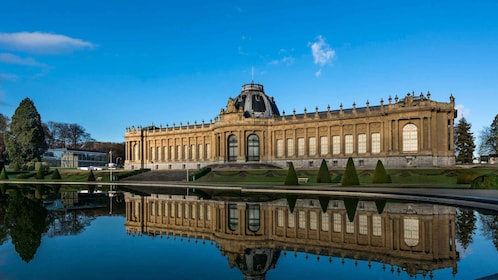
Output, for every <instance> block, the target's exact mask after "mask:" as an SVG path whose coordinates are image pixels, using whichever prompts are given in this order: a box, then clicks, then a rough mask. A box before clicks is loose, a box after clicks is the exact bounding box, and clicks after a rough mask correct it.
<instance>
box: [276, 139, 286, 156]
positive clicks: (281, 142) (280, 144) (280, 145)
mask: <svg viewBox="0 0 498 280" xmlns="http://www.w3.org/2000/svg"><path fill="white" fill-rule="evenodd" d="M283 156H284V140H282V139H278V140H277V157H283Z"/></svg>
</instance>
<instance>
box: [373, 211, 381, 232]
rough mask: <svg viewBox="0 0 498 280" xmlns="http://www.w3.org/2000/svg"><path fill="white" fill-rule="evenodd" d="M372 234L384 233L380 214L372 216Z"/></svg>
mask: <svg viewBox="0 0 498 280" xmlns="http://www.w3.org/2000/svg"><path fill="white" fill-rule="evenodd" d="M372 234H373V235H374V236H381V235H382V218H381V217H380V215H373V216H372Z"/></svg>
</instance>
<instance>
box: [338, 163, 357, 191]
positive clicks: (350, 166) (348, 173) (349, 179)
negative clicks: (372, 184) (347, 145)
mask: <svg viewBox="0 0 498 280" xmlns="http://www.w3.org/2000/svg"><path fill="white" fill-rule="evenodd" d="M359 184H360V179H358V173H356V168H355V167H354V162H353V158H348V163H347V164H346V170H345V171H344V176H342V182H341V185H342V186H355V185H359Z"/></svg>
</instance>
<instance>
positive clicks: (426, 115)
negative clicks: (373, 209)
mask: <svg viewBox="0 0 498 280" xmlns="http://www.w3.org/2000/svg"><path fill="white" fill-rule="evenodd" d="M455 116H456V110H455V99H454V98H453V96H450V100H449V102H436V101H433V100H431V99H430V93H427V94H426V95H424V94H420V95H415V94H413V93H409V94H407V95H406V96H405V97H403V98H398V97H397V96H396V97H395V98H391V97H389V98H388V99H387V101H386V102H384V101H383V100H381V101H380V104H379V105H376V106H370V104H369V102H368V101H367V102H366V104H365V106H364V107H356V104H353V106H352V108H348V109H344V108H343V106H342V105H341V106H340V107H339V108H338V109H336V110H332V109H331V108H330V106H327V108H326V110H324V111H320V110H319V109H318V107H317V108H315V110H314V111H312V112H309V111H307V110H306V109H305V110H304V112H303V113H300V114H298V113H296V112H295V111H294V112H292V113H291V114H286V113H285V112H282V113H280V111H279V110H278V108H277V105H276V103H275V100H274V99H273V97H269V96H267V95H266V94H265V92H264V88H263V86H262V85H260V84H254V83H251V84H246V85H243V86H242V91H241V93H240V94H239V95H238V96H237V97H235V98H229V99H228V103H227V105H226V107H225V108H223V109H221V111H220V113H219V115H218V116H216V117H215V118H214V120H212V121H209V122H204V121H202V122H201V123H198V122H194V123H193V124H192V123H187V124H182V123H180V125H173V126H169V125H166V126H162V125H161V126H159V127H157V126H148V127H141V126H139V127H129V128H127V129H126V133H125V140H126V168H127V169H137V168H150V169H185V168H191V169H195V168H200V167H204V166H208V165H213V164H248V163H262V164H271V165H275V166H279V167H286V166H287V163H288V162H290V161H292V162H293V163H294V165H295V166H296V167H298V168H318V167H319V165H320V162H321V160H322V159H326V160H327V161H328V164H329V166H330V167H344V166H345V165H346V162H347V159H348V158H349V157H352V158H353V159H354V160H355V162H356V164H357V166H359V167H362V166H364V167H375V164H376V163H377V160H379V159H380V160H382V161H383V163H384V165H385V166H386V167H445V166H454V165H455V157H454V148H453V127H454V119H455Z"/></svg>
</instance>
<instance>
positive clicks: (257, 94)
mask: <svg viewBox="0 0 498 280" xmlns="http://www.w3.org/2000/svg"><path fill="white" fill-rule="evenodd" d="M234 105H235V108H236V109H237V110H239V108H241V107H242V108H243V110H244V116H245V117H246V118H250V117H255V118H271V117H274V116H280V112H279V111H278V108H277V104H276V103H275V101H274V100H273V97H268V96H267V95H266V94H265V91H264V90H263V85H260V84H255V83H254V82H251V83H250V84H245V85H243V86H242V91H241V92H240V94H239V95H238V96H237V97H236V98H235V104H234Z"/></svg>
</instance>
